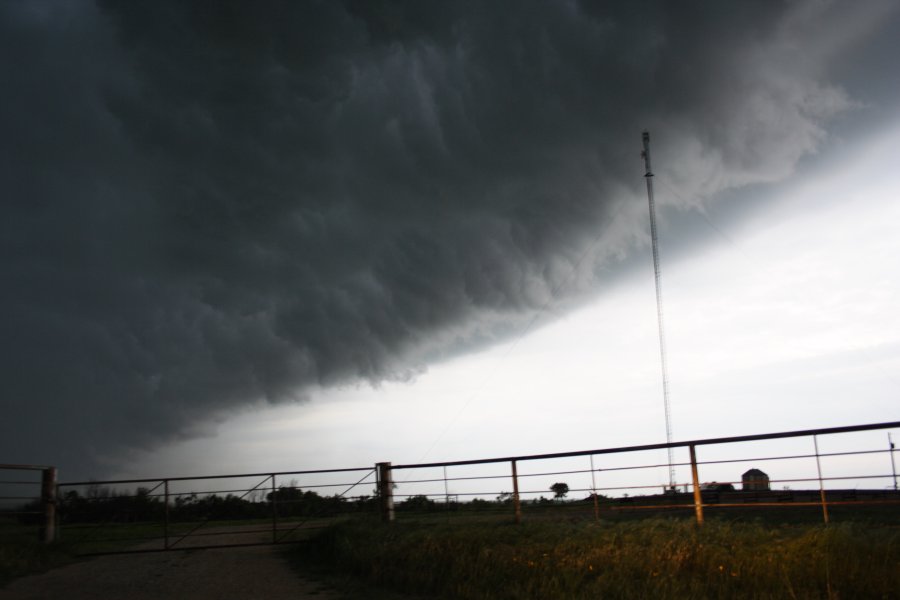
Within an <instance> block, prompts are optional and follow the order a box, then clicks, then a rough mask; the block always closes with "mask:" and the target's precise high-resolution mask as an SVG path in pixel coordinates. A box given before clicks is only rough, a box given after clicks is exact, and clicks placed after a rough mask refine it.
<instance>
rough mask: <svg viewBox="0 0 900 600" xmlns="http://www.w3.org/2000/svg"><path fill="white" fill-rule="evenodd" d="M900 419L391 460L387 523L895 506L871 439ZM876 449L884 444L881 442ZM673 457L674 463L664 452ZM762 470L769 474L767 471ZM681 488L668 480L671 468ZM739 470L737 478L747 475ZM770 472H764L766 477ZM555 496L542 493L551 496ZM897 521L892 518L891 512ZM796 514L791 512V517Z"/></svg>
mask: <svg viewBox="0 0 900 600" xmlns="http://www.w3.org/2000/svg"><path fill="white" fill-rule="evenodd" d="M898 427H900V422H896V421H895V422H888V423H876V424H869V425H856V426H848V427H832V428H827V429H810V430H802V431H788V432H779V433H768V434H760V435H747V436H738V437H723V438H710V439H700V440H691V441H684V442H675V443H672V444H650V445H643V446H629V447H621V448H605V449H598V450H586V451H579V452H561V453H553V454H538V455H527V456H512V457H505V458H492V459H478V460H463V461H452V462H434V463H420V464H403V465H391V466H390V475H389V476H388V477H390V479H391V481H392V485H391V486H390V489H391V490H392V492H393V504H394V505H395V506H393V507H390V510H388V511H386V517H385V518H387V519H389V520H392V519H396V518H403V517H404V516H406V515H410V516H411V515H417V516H420V515H421V514H422V513H423V512H428V511H430V512H432V513H446V514H448V515H451V514H459V515H471V514H473V513H476V512H479V511H480V512H481V513H483V514H489V513H500V514H503V513H505V514H508V515H510V516H512V517H513V518H514V519H515V520H516V521H517V522H519V521H521V520H522V519H523V518H529V517H532V516H533V517H535V518H539V517H542V516H546V515H549V514H556V515H562V514H565V515H568V516H573V517H575V516H583V517H592V518H604V517H613V516H618V515H622V514H626V513H628V514H634V513H640V512H645V513H646V512H654V513H659V512H664V513H667V514H673V513H674V514H677V513H679V512H680V513H685V512H686V513H687V514H693V515H694V518H696V520H697V521H698V522H699V523H702V522H703V520H704V517H705V513H706V512H708V511H711V510H715V511H725V510H731V511H732V513H737V512H745V511H747V510H755V511H758V512H762V511H763V510H765V511H772V510H779V511H781V510H782V509H794V510H795V511H797V512H799V509H805V510H806V511H807V513H808V511H809V509H814V510H815V511H816V512H817V513H819V515H820V516H819V517H818V518H820V519H822V520H823V521H824V522H826V523H828V522H829V521H830V520H831V518H832V513H833V512H834V511H835V510H839V511H841V512H842V514H843V513H848V512H850V511H856V514H859V510H860V509H862V507H870V508H872V507H874V509H878V508H882V509H884V508H888V509H894V508H896V506H897V505H900V492H898V490H897V474H896V463H895V460H894V452H895V449H894V447H893V443H890V434H888V436H887V440H888V443H883V444H879V441H878V440H877V439H876V438H874V437H873V435H872V432H881V434H884V431H885V430H889V429H894V428H898ZM879 445H880V447H878V446H879ZM670 449H671V450H672V451H673V453H674V456H675V462H673V464H671V465H670V464H669V462H668V460H667V459H666V458H667V457H666V456H665V455H666V454H668V451H669V450H670ZM760 467H764V468H765V469H766V470H765V471H763V469H762V468H760ZM670 468H671V469H673V470H674V471H675V473H676V481H677V483H676V484H675V485H674V486H670V484H669V477H668V474H669V470H670ZM742 471H743V472H742ZM766 471H768V473H767V472H766ZM548 495H549V496H551V497H549V498H548V497H547V496H548ZM894 514H896V512H895V513H894ZM791 518H793V516H792V517H791Z"/></svg>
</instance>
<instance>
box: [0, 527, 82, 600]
mask: <svg viewBox="0 0 900 600" xmlns="http://www.w3.org/2000/svg"><path fill="white" fill-rule="evenodd" d="M72 560H73V558H72V555H71V553H70V551H69V548H68V546H67V545H65V544H60V543H56V544H49V545H48V544H43V543H41V542H40V541H39V540H38V529H37V527H26V526H21V525H18V524H14V523H2V524H0V588H3V587H5V586H6V584H8V583H9V582H10V581H12V580H13V579H17V578H19V577H24V576H25V575H31V574H34V573H42V572H44V571H46V570H48V569H52V568H53V567H58V566H61V565H64V564H67V563H69V562H71V561H72Z"/></svg>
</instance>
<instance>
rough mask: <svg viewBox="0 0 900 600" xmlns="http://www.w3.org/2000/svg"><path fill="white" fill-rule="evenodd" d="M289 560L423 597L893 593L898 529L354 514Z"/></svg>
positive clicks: (899, 561)
mask: <svg viewBox="0 0 900 600" xmlns="http://www.w3.org/2000/svg"><path fill="white" fill-rule="evenodd" d="M293 556H294V557H295V560H296V561H298V563H300V564H304V565H310V564H312V565H317V566H318V567H319V568H320V569H326V570H329V571H330V572H332V573H334V574H335V575H336V576H345V577H346V576H352V577H354V578H355V579H356V581H358V582H364V583H366V584H369V585H373V586H375V587H377V588H381V589H387V590H392V591H395V592H401V593H408V594H419V595H422V596H426V597H438V598H440V597H443V598H461V599H486V598H502V599H507V598H508V599H516V598H542V599H548V600H552V599H566V600H570V599H579V598H601V597H602V598H623V599H627V598H662V599H665V598H797V599H801V598H841V599H843V600H846V599H848V598H897V597H898V593H900V592H898V590H900V530H898V529H897V528H896V527H890V526H878V525H872V524H863V523H844V524H838V525H831V526H829V527H825V526H822V525H808V524H801V525H780V526H779V525H769V524H763V523H753V522H729V521H725V520H719V519H711V520H710V521H708V522H707V523H706V524H705V525H704V526H703V527H698V526H696V524H694V523H693V522H692V521H690V520H688V519H681V520H678V519H646V520H640V521H637V520H635V521H624V522H617V523H608V522H602V521H601V522H585V521H577V522H576V521H566V520H556V521H552V520H544V521H538V522H525V523H522V524H520V525H515V524H513V523H511V522H509V520H508V519H507V520H496V521H493V522H491V521H487V520H480V521H479V522H474V523H471V524H465V523H461V522H458V521H457V522H456V523H453V524H448V523H438V522H435V521H433V520H431V521H416V520H414V519H408V520H407V521H405V522H402V523H394V524H393V525H385V524H382V523H380V522H377V521H374V520H363V519H360V520H354V521H350V522H346V523H343V524H338V525H335V526H334V527H330V528H328V529H326V530H324V531H323V532H321V533H320V534H319V535H318V536H317V537H315V538H314V539H313V542H312V543H311V544H308V545H303V546H299V547H298V548H297V549H296V550H295V551H294V554H293Z"/></svg>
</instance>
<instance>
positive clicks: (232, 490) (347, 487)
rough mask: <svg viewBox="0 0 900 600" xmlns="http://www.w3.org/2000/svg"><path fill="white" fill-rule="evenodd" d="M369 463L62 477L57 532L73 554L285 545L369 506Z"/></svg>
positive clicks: (372, 507) (371, 505) (371, 502)
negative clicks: (66, 479)
mask: <svg viewBox="0 0 900 600" xmlns="http://www.w3.org/2000/svg"><path fill="white" fill-rule="evenodd" d="M374 477H375V476H374V469H373V468H372V467H361V468H349V469H328V470H314V471H289V472H279V473H244V474H227V475H210V476H202V477H170V478H161V479H119V480H108V481H75V482H65V483H60V484H59V486H58V488H59V492H58V504H59V517H60V518H59V528H60V532H61V537H62V538H63V539H64V540H66V542H67V543H68V544H70V545H71V546H72V547H73V548H74V549H75V552H76V553H77V554H80V555H92V554H109V553H125V552H128V553H133V552H155V551H162V550H185V549H200V548H211V547H234V546H253V545H261V544H285V543H293V542H298V541H302V540H303V539H305V537H306V536H307V535H308V534H309V532H310V530H314V529H317V528H321V527H323V526H325V525H326V524H327V523H329V522H332V521H333V520H334V519H336V518H340V517H343V516H346V515H348V514H360V513H366V512H372V513H375V511H376V510H377V503H376V501H375V499H374V496H375V492H374V488H373V489H372V491H371V492H370V493H368V494H367V493H365V492H366V490H365V487H364V486H367V485H374V484H375V479H374Z"/></svg>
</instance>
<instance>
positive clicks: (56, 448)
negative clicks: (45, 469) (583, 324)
mask: <svg viewBox="0 0 900 600" xmlns="http://www.w3.org/2000/svg"><path fill="white" fill-rule="evenodd" d="M606 4H609V3H596V4H595V3H591V2H587V1H585V2H576V1H567V2H542V1H525V2H492V3H487V4H485V3H481V2H467V1H462V2H438V3H421V2H415V1H409V2H368V1H352V0H347V1H345V2H280V1H275V0H271V1H257V2H227V3H211V2H200V1H197V2H182V1H164V0H147V1H138V2H106V1H99V2H97V3H92V2H86V1H73V2H68V3H65V4H64V5H60V4H58V3H45V2H27V3H4V4H3V5H2V6H0V75H2V78H3V89H4V93H3V94H2V95H0V107H2V108H0V131H2V135H0V152H2V157H3V158H2V161H0V186H2V194H3V198H4V213H5V214H4V218H3V219H2V221H0V231H2V234H0V240H2V245H3V252H2V257H0V265H2V266H0V269H2V276H3V282H4V283H3V288H4V291H3V293H2V295H0V308H2V311H3V314H4V319H3V321H2V323H3V332H2V340H3V344H2V360H0V365H2V366H0V369H2V380H3V381H4V384H5V385H4V394H5V402H6V404H7V407H8V408H7V411H8V412H11V414H13V415H14V418H8V419H4V426H3V436H2V441H0V451H2V456H3V458H4V460H5V461H13V462H16V461H22V462H48V463H54V464H62V465H64V466H67V467H70V468H72V469H80V470H83V471H91V470H93V471H92V472H94V471H96V470H97V469H99V468H101V465H103V464H104V463H105V461H109V460H110V459H111V457H115V456H120V455H121V453H122V452H126V451H128V450H130V449H137V448H147V447H152V446H154V445H158V444H162V443H165V442H166V441H167V440H172V439H175V438H179V437H183V436H191V435H202V434H203V433H204V431H207V430H208V428H209V424H210V423H214V422H215V421H216V419H220V418H223V417H224V416H226V415H228V414H230V413H231V412H232V411H235V410H240V409H242V408H244V407H249V406H253V405H256V404H259V403H262V402H272V403H274V402H286V401H297V400H302V399H303V398H304V397H305V396H306V394H307V393H308V392H309V391H310V390H312V389H314V388H316V387H320V386H333V385H340V384H347V383H355V382H360V381H365V382H371V383H373V384H377V383H378V382H380V381H385V380H391V379H404V378H410V377H414V376H415V374H416V373H417V372H419V371H420V370H421V369H423V368H426V367H427V365H428V363H429V361H432V360H435V359H436V358H437V357H441V356H447V355H452V354H454V353H458V352H462V351H464V350H465V349H467V348H471V347H475V346H478V345H481V344H486V343H490V342H491V341H492V340H495V339H502V336H503V335H504V332H508V331H510V330H512V329H514V328H515V327H516V324H517V323H524V322H526V320H527V319H528V318H529V316H530V315H532V314H534V312H535V311H537V310H540V309H541V307H543V306H545V305H546V304H547V303H548V302H564V301H566V300H571V299H574V298H578V297H586V296H588V295H592V294H597V293H602V290H603V285H604V273H605V269H606V268H607V267H608V266H609V265H610V264H612V263H613V262H615V261H617V260H619V259H620V258H621V257H623V256H627V255H628V253H629V251H630V250H632V249H633V248H635V247H636V246H638V245H640V244H642V243H644V240H645V236H646V234H645V225H644V221H643V217H644V211H645V210H646V207H645V205H644V203H643V202H644V200H643V196H642V188H641V186H642V185H643V182H642V175H643V171H642V165H641V162H640V156H639V151H640V132H641V130H642V129H644V128H649V129H650V130H651V131H652V132H653V136H654V138H653V139H654V144H655V146H654V152H655V154H654V158H656V159H657V163H658V165H659V169H660V172H661V173H665V174H666V176H667V177H668V178H669V180H670V181H672V182H673V185H674V186H675V187H676V188H677V191H678V195H677V197H674V196H673V197H672V198H669V201H671V202H673V203H685V202H686V203H699V202H705V201H708V200H709V199H710V198H712V197H713V196H714V195H715V194H717V193H720V192H722V191H724V190H728V189H733V188H737V187H741V186H746V185H750V184H754V183H761V182H771V181H777V180H779V179H781V178H783V177H785V176H787V175H789V174H790V173H791V172H792V170H793V169H794V168H795V166H796V164H797V162H798V161H799V160H800V159H801V158H803V157H804V156H807V155H809V154H811V153H814V152H815V151H816V149H817V147H819V145H820V144H821V142H822V141H823V139H824V137H825V135H826V133H825V132H826V126H827V124H828V122H829V119H831V118H833V117H834V116H835V115H838V114H840V113H842V112H844V113H846V112H852V111H853V110H854V107H855V106H858V104H857V102H856V101H855V100H854V99H853V98H851V97H850V94H848V93H847V92H846V91H845V90H844V89H842V87H841V86H840V85H839V82H838V81H834V80H833V78H832V77H831V75H830V73H829V71H828V69H827V66H828V61H830V60H831V59H832V58H833V57H834V56H835V55H836V54H839V53H840V52H842V51H843V50H844V49H845V48H847V47H849V46H851V45H852V44H853V43H855V42H856V41H858V40H859V39H860V38H861V37H862V36H864V35H865V34H866V33H867V32H868V31H869V30H870V29H871V28H872V27H874V26H875V25H876V24H877V22H878V20H879V15H882V14H884V13H885V12H886V11H888V10H890V7H889V4H890V3H881V4H879V3H872V5H871V7H869V8H870V10H861V9H854V10H850V9H847V8H843V7H841V6H832V5H830V4H828V3H821V2H798V3H779V2H771V3H753V4H750V3H728V4H722V5H718V4H712V5H711V4H710V3H705V2H704V3H701V2H686V3H678V4H677V5H676V4H673V3H668V2H662V1H658V2H638V3H627V6H625V3H622V6H619V4H615V3H614V4H613V5H612V6H605V5H606ZM829 27H831V28H833V29H836V30H837V29H839V30H840V31H841V32H843V34H842V35H840V36H832V37H830V38H828V37H827V36H822V35H821V32H822V31H827V30H828V28H829ZM657 153H658V154H657ZM677 198H686V199H688V200H679V199H677ZM665 201H666V200H664V202H665ZM498 336H500V337H499V338H498ZM425 401H427V400H423V402H425Z"/></svg>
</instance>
